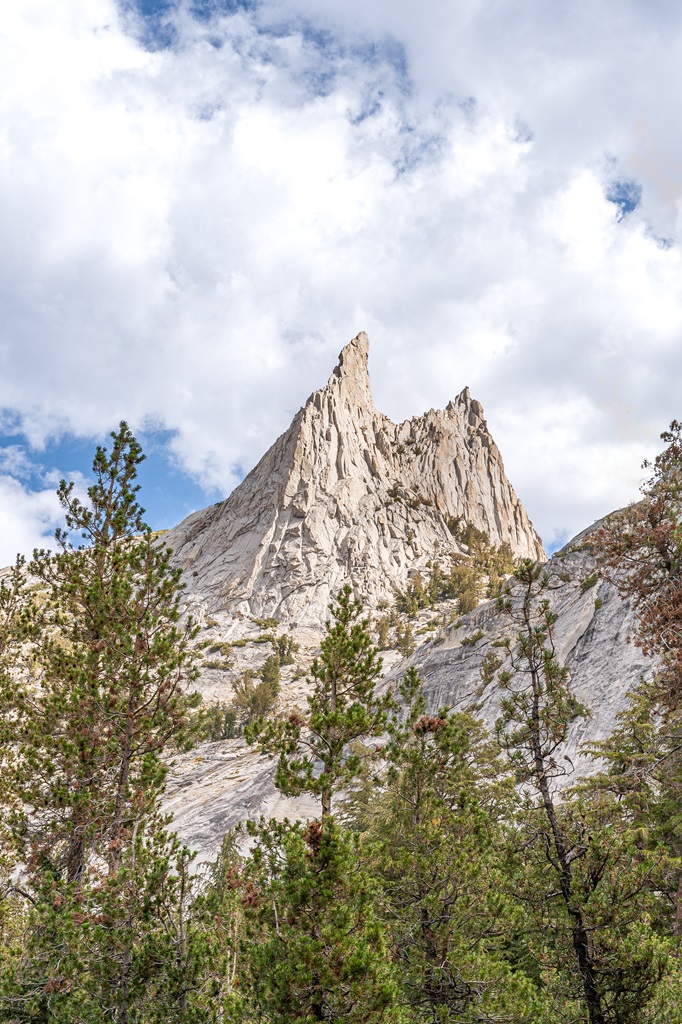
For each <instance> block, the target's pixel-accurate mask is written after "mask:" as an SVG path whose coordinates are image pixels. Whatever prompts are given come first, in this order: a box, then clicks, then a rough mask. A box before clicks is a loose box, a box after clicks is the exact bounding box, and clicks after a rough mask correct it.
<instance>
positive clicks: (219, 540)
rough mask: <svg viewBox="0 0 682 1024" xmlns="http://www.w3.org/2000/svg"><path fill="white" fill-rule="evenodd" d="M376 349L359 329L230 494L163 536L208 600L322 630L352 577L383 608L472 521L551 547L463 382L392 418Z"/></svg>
mask: <svg viewBox="0 0 682 1024" xmlns="http://www.w3.org/2000/svg"><path fill="white" fill-rule="evenodd" d="M368 354H369V339H368V338H367V335H366V334H365V333H364V332H363V333H361V334H358V336H357V337H356V338H354V339H353V340H352V341H351V342H350V343H349V344H348V345H346V347H345V348H344V349H343V350H342V352H341V354H340V356H339V361H338V364H337V366H336V367H335V369H334V371H333V373H332V375H331V377H330V378H329V381H328V383H327V385H326V386H325V387H324V388H321V389H320V390H319V391H315V392H314V393H313V394H312V395H311V396H310V398H309V399H308V401H307V402H306V404H305V406H304V407H303V408H302V409H301V410H300V411H299V412H298V413H297V414H296V416H295V417H294V419H293V421H292V423H291V426H290V427H289V429H288V430H287V431H286V432H285V433H284V434H282V435H281V437H279V438H278V439H277V441H275V443H274V444H273V445H272V447H271V448H270V449H269V450H268V451H267V452H266V453H265V455H264V456H263V458H262V459H261V460H260V462H259V463H258V465H257V466H256V467H255V469H253V470H252V471H251V472H250V473H249V475H248V476H247V477H246V478H245V479H244V480H243V481H242V483H241V484H240V485H239V486H238V487H237V488H236V489H235V490H234V491H233V492H232V494H231V495H230V496H229V498H227V499H226V500H225V501H223V502H220V503H219V504H217V505H214V506H212V507H211V508H208V509H204V510H203V511H201V512H195V513H194V514H193V515H191V516H189V517H188V518H187V519H185V520H184V522H182V523H180V525H179V526H177V527H175V529H173V530H171V531H170V532H169V534H168V535H167V536H166V538H165V539H166V540H167V542H168V543H169V544H170V545H171V547H172V548H173V549H174V551H175V558H176V560H177V563H178V564H180V565H182V567H183V569H184V570H185V573H186V580H187V586H188V593H189V595H190V596H191V595H192V593H193V592H194V593H195V594H196V595H197V597H200V598H201V601H202V604H203V605H204V607H206V609H207V610H208V611H212V612H217V611H222V610H225V611H230V612H233V613H239V612H241V613H242V614H244V615H255V616H261V617H264V616H273V617H277V618H279V619H282V620H283V621H286V622H288V623H289V624H290V625H292V626H294V625H297V626H310V627H318V628H319V627H320V626H321V624H322V623H323V622H324V620H325V618H326V614H327V606H328V604H329V600H330V597H331V596H332V595H333V594H335V593H336V592H337V591H338V590H339V589H340V587H341V586H343V584H344V583H347V582H351V583H352V585H353V587H354V589H355V591H356V593H358V595H360V596H362V597H363V598H364V599H365V600H366V601H368V603H369V604H370V605H372V606H375V607H376V605H377V604H378V603H379V602H381V601H392V600H393V599H394V597H395V593H396V590H398V589H403V588H404V587H405V586H406V584H407V581H408V579H409V576H410V574H411V572H413V571H414V570H416V569H420V568H423V567H425V565H426V563H427V562H428V561H429V560H431V559H433V558H434V557H436V558H442V557H447V556H448V555H450V554H458V553H460V552H461V550H462V549H461V546H460V544H459V543H458V541H457V539H456V537H455V534H454V531H455V530H456V527H457V525H458V524H464V523H465V522H468V523H471V524H473V525H474V526H475V527H477V528H478V529H479V530H482V531H484V532H485V533H486V534H487V535H488V536H489V538H490V540H491V542H492V543H493V544H494V545H500V544H508V545H509V547H510V548H511V551H512V553H513V554H514V555H515V556H517V557H518V556H521V557H524V556H528V557H531V558H534V559H544V557H545V556H544V552H543V550H542V543H541V541H540V538H539V537H538V535H537V533H536V532H535V530H534V529H533V527H532V524H531V522H530V520H529V519H528V516H527V515H526V512H525V510H524V508H523V506H522V505H521V502H520V501H519V499H518V498H517V496H516V494H515V493H514V490H513V488H512V486H511V484H510V483H509V481H508V480H507V477H506V476H505V472H504V466H503V464H502V457H501V455H500V453H499V450H498V448H497V446H496V444H495V442H494V441H493V439H492V437H491V436H490V433H489V431H488V428H487V425H486V422H485V419H484V418H483V409H482V407H481V405H480V404H479V403H478V402H477V401H475V400H474V399H472V398H471V396H470V394H469V390H468V388H465V389H464V390H463V391H462V392H461V394H460V395H458V397H457V398H456V399H455V401H454V402H450V403H449V405H448V406H447V408H446V409H444V410H440V411H434V410H433V409H432V410H430V411H429V412H427V413H425V414H424V415H423V416H415V417H413V418H412V419H410V420H405V422H404V423H400V424H395V423H392V422H391V420H389V419H388V417H386V416H384V415H383V413H380V412H378V411H377V409H376V408H375V406H374V401H373V399H372V393H371V388H370V381H369V373H368V368H367V359H368Z"/></svg>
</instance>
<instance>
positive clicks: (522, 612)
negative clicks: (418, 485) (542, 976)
mask: <svg viewBox="0 0 682 1024" xmlns="http://www.w3.org/2000/svg"><path fill="white" fill-rule="evenodd" d="M514 580H515V584H516V587H515V588H511V587H508V588H507V590H506V593H505V595H504V596H503V597H502V598H501V600H500V603H501V606H502V607H504V608H505V609H506V610H507V611H508V612H509V613H510V614H511V615H512V616H513V617H515V618H516V620H517V622H518V624H519V626H520V630H519V633H518V635H517V637H516V640H515V642H512V641H508V642H507V645H506V648H507V653H508V657H509V664H508V667H505V668H503V669H502V670H501V671H500V673H499V680H500V685H501V688H502V699H501V716H500V719H499V721H498V729H497V733H498V738H499V741H500V744H501V746H502V747H503V748H504V749H505V750H506V751H507V752H508V754H509V757H510V759H511V763H512V765H513V766H514V768H515V769H516V776H517V781H518V782H519V783H520V784H521V785H523V786H524V787H525V792H526V799H525V800H524V803H523V805H522V808H521V811H520V814H519V818H518V823H517V835H518V839H519V842H520V844H521V846H520V851H522V852H521V854H520V855H521V860H522V862H523V870H522V877H521V879H520V881H519V884H520V887H521V898H522V899H523V901H524V905H525V907H526V910H527V912H528V916H529V925H531V927H528V928H527V940H526V941H527V942H528V947H527V948H528V951H529V953H530V954H531V956H532V955H535V956H536V957H537V959H538V963H539V964H543V965H544V966H545V969H546V966H547V965H548V964H551V965H552V968H553V976H552V983H551V985H550V986H549V988H550V991H552V990H555V991H556V992H558V995H559V999H560V1000H561V1001H563V1002H566V1001H568V1002H567V1004H566V1005H567V1006H569V1007H571V1006H572V1007H574V1009H572V1012H575V1013H580V1012H581V1008H584V1010H583V1012H585V1013H586V1014H587V1019H588V1020H589V1024H639V1022H640V1021H642V1020H643V1019H645V1017H644V1014H645V1012H646V1008H647V1006H648V1004H649V1003H650V1002H651V999H652V996H653V994H654V992H655V988H656V985H657V984H658V983H659V982H660V980H661V978H663V977H664V976H665V973H666V963H667V959H668V957H669V953H670V947H669V946H668V945H667V944H666V943H665V942H664V941H662V940H661V939H660V937H659V936H658V935H657V934H656V932H655V929H654V928H652V927H651V919H652V916H656V913H657V905H658V904H659V903H660V894H659V893H658V891H657V890H658V884H657V883H658V880H659V879H660V878H661V869H662V867H663V865H664V858H663V856H662V852H661V851H660V850H659V849H658V848H657V847H656V846H655V845H654V846H652V845H651V844H649V843H648V842H647V841H646V839H645V838H643V837H642V835H641V831H640V829H639V828H638V827H637V823H636V822H634V821H633V820H632V816H631V815H630V814H629V813H628V812H627V808H623V807H622V806H621V804H620V802H619V800H618V799H617V797H615V796H614V794H612V793H609V792H608V791H607V790H606V789H604V787H601V786H598V785H595V784H588V785H582V786H577V787H574V789H573V790H570V789H567V788H564V789H563V791H562V792H561V793H560V792H559V789H558V780H559V779H561V777H562V776H565V775H566V774H567V772H568V770H569V768H568V767H567V764H568V762H567V761H566V759H565V758H562V756H561V754H560V748H561V746H562V744H563V743H564V742H565V740H566V737H567V734H568V729H569V726H570V724H571V722H572V721H573V720H574V719H575V718H576V717H577V716H579V715H585V714H586V713H587V712H586V709H585V708H583V707H582V706H581V705H580V704H579V703H578V702H577V701H576V699H575V698H574V696H573V694H572V692H571V688H570V679H569V676H568V672H567V670H566V669H565V667H563V666H561V665H560V663H559V661H558V658H557V656H556V651H555V648H554V636H553V633H554V625H555V623H556V615H555V614H554V613H553V612H552V611H551V609H550V605H549V601H548V600H547V599H546V598H545V597H544V596H543V592H544V590H545V587H546V586H547V582H548V578H547V575H546V573H545V571H544V569H543V567H542V566H539V565H535V564H534V563H532V562H530V561H528V560H525V561H523V562H522V563H521V564H520V566H519V567H518V569H517V570H516V572H515V573H514ZM531 923H532V924H531Z"/></svg>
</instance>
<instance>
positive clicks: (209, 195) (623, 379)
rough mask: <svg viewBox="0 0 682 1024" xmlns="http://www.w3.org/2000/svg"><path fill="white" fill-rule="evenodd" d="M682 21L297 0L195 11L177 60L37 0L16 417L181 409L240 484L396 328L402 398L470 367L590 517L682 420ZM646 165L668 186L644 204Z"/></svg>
mask: <svg viewBox="0 0 682 1024" xmlns="http://www.w3.org/2000/svg"><path fill="white" fill-rule="evenodd" d="M306 18H307V19H309V20H310V22H313V23H315V24H317V25H318V26H320V27H322V28H325V29H328V30H329V31H330V33H331V35H330V36H329V37H325V38H326V42H324V43H320V42H319V40H317V41H316V39H315V38H314V37H313V35H311V33H310V32H309V31H308V27H309V26H308V27H307V26H306V24H305V19H306ZM266 24H267V25H269V26H270V27H271V28H272V27H273V26H275V25H277V26H278V29H277V32H274V31H268V32H265V31H263V29H264V26H266ZM681 25H682V16H681V15H680V13H679V11H678V9H677V7H675V6H673V5H666V4H657V5H656V10H655V11H654V10H653V9H646V10H644V9H643V8H642V5H640V4H637V3H635V2H634V0H631V2H628V0H605V2H604V3H602V4H599V5H595V4H588V3H587V2H586V0H579V2H577V3H571V4H568V3H559V4H555V5H552V6H551V8H549V7H547V5H546V4H542V3H540V2H539V0H536V2H532V0H531V2H529V3H521V2H520V0H495V2H492V3H487V4H482V3H479V2H474V0H470V2H468V3H460V4H449V3H448V4H446V3H444V2H443V0H425V3H424V4H422V5H420V6H419V8H417V7H416V6H415V5H414V4H412V3H410V4H408V3H406V2H402V0H400V2H396V0H392V2H390V3H389V2H388V0H386V2H383V0H377V2H376V3H373V4H371V5H367V4H366V3H362V4H361V3H360V2H359V0H344V2H343V3H340V2H337V0H329V2H328V3H327V4H325V5H324V7H323V8H321V7H320V5H319V4H318V3H313V2H312V0H269V2H268V3H265V4H263V5H261V6H260V7H259V8H256V9H255V11H254V12H245V11H242V12H239V13H233V14H230V15H224V16H222V17H216V19H215V20H214V21H213V22H212V23H202V24H200V23H198V22H196V21H193V20H192V19H191V18H190V17H189V16H188V15H187V14H184V13H182V11H181V12H180V13H178V14H177V15H176V17H175V27H176V32H177V43H176V45H175V47H174V48H173V49H168V50H160V51H157V52H155V53H151V52H148V51H146V50H144V49H143V47H142V46H141V45H140V44H139V43H138V42H136V40H135V38H134V36H133V34H131V32H130V31H129V29H130V22H129V21H125V22H124V21H123V20H122V18H121V15H120V13H119V10H118V8H117V6H116V5H115V3H113V2H112V0H89V2H87V3H86V2H85V0H66V2H65V3H63V4H51V3H48V0H31V2H30V3H29V0H18V2H17V3H15V4H13V5H12V7H11V11H9V12H8V14H7V17H6V26H5V28H6V32H5V35H4V39H5V40H6V41H5V42H4V43H0V231H1V232H2V237H3V247H2V252H0V309H1V311H2V323H3V328H2V334H1V335H0V407H4V408H5V409H6V410H9V411H10V413H11V414H12V415H14V416H16V415H18V416H19V417H20V419H21V422H22V424H23V430H24V431H25V433H26V434H27V436H28V437H29V439H30V440H31V441H32V443H34V444H37V445H39V444H41V443H42V442H43V441H44V440H45V438H46V437H47V436H49V435H50V434H58V433H59V432H60V431H62V430H65V429H68V430H71V431H73V432H74V433H76V434H87V435H91V434H93V433H100V434H104V433H105V432H106V431H107V430H109V429H110V428H111V427H112V426H114V425H115V424H116V422H117V421H118V420H119V419H120V418H126V419H128V420H129V421H130V422H131V423H132V424H133V425H134V426H141V425H143V424H145V423H154V424H158V425H161V426H164V427H168V428H170V429H173V430H176V431H177V434H176V438H175V441H174V451H175V453H176V455H177V457H178V458H179V460H180V461H181V463H182V464H183V465H184V466H185V468H186V469H188V470H189V471H190V472H191V473H193V474H194V475H196V476H197V477H198V478H199V479H201V480H203V481H204V482H205V483H207V484H211V485H217V486H219V487H222V488H224V489H226V490H227V489H229V488H230V487H231V486H233V485H234V483H235V482H236V480H237V478H238V472H239V468H240V467H241V468H242V469H248V468H250V466H251V465H252V464H253V462H254V461H255V459H256V458H257V457H258V456H259V455H260V454H261V452H262V451H263V450H264V449H265V447H266V446H267V445H268V444H269V443H270V442H271V441H272V440H273V439H274V437H275V436H276V434H277V433H278V432H279V431H280V430H282V429H284V427H285V426H286V425H287V423H288V421H289V419H290V417H291V415H292V414H293V412H295V410H296V408H297V407H298V406H299V405H300V404H301V403H302V402H303V401H304V400H305V398H306V397H307V394H308V393H309V392H310V391H311V390H312V389H313V388H314V387H317V386H319V385H320V384H321V383H323V381H324V380H325V379H326V376H327V374H328V373H329V372H330V370H331V368H332V365H333V360H334V358H335V355H336V353H337V352H338V350H339V349H340V347H341V346H342V345H343V344H344V343H345V342H346V340H348V338H350V337H351V336H352V335H353V334H354V333H356V332H357V331H358V330H360V329H366V330H368V332H369V334H370V337H371V339H372V343H373V348H372V358H371V368H372V373H373V381H374V387H375V393H376V399H377V404H378V405H379V406H380V407H382V408H383V409H384V410H385V411H386V412H388V413H389V414H391V415H392V416H394V417H395V418H402V417H404V416H407V415H410V414H412V413H415V412H419V411H422V410H423V409H424V408H427V407H429V406H432V405H444V404H445V403H446V402H447V401H448V400H449V399H450V398H452V397H453V396H454V395H455V394H456V393H458V392H459V391H460V390H461V388H462V387H463V386H464V385H466V384H468V385H470V386H471V388H472V392H473V393H474V394H475V395H476V396H477V397H478V398H479V399H480V400H481V401H482V402H483V403H484V406H485V408H486V412H487V414H488V417H489V422H490V424H491V426H492V428H493V432H494V434H495V437H496V439H497V441H498V443H499V445H500V448H501V449H502V452H503V455H504V458H505V462H506V465H507V468H508V471H509V473H510V477H511V479H512V481H513V483H514V485H515V486H516V488H517V490H518V491H519V493H520V495H521V497H522V498H523V500H524V501H525V503H526V505H527V507H528V510H529V513H530V514H531V516H532V518H533V519H534V521H535V523H536V525H537V526H538V528H539V529H540V531H541V533H543V535H545V536H546V537H549V538H551V537H552V536H555V535H558V534H559V533H560V532H562V531H567V532H569V533H570V532H575V531H577V530H578V529H580V528H581V527H582V526H584V525H585V523H586V520H587V519H592V518H596V517H597V516H599V515H602V514H604V513H605V512H606V511H608V509H609V508H610V507H611V506H613V505H616V504H620V503H622V502H623V501H624V500H626V498H627V497H628V496H630V497H634V496H635V493H636V483H637V481H638V479H639V476H640V470H639V463H640V461H641V458H642V456H643V454H647V453H651V451H652V449H653V448H655V444H656V437H657V434H658V432H659V431H660V430H661V429H663V428H664V427H665V426H666V424H667V422H668V421H669V419H670V418H672V417H673V416H674V415H679V413H680V410H679V406H678V403H679V394H678V392H679V388H678V382H679V380H680V377H681V376H682V346H680V344H679V338H680V328H681V321H682V285H681V281H682V277H681V275H680V250H679V243H680V241H681V239H680V216H679V198H680V181H682V177H681V176H680V173H679V171H680V169H682V139H680V138H679V134H678V133H675V132H674V131H671V130H670V125H671V124H674V123H676V118H677V112H676V103H677V96H678V95H679V87H680V81H679V79H680V74H681V73H680V70H679V69H680V67H682V52H681V51H682V32H681ZM619 180H625V181H630V180H634V181H637V182H639V183H640V184H641V185H642V186H643V199H642V204H641V206H640V207H639V208H638V209H637V210H635V212H633V213H631V214H629V215H628V216H625V217H624V218H622V219H621V220H620V221H619V211H618V208H617V206H616V205H614V203H612V202H609V201H608V200H607V199H606V196H605V192H606V190H607V189H608V187H609V185H610V184H612V183H613V182H615V181H619ZM663 238H665V239H667V240H668V242H667V243H665V244H664V243H663V242H662V239H663ZM669 243H672V244H669ZM666 246H667V247H666ZM10 471H11V472H13V473H14V474H15V476H16V475H17V474H18V473H19V472H20V467H19V466H18V465H17V467H15V469H13V470H10ZM3 479H4V480H5V483H4V485H3V486H4V487H5V492H4V493H6V494H7V495H9V494H10V490H11V487H12V486H16V485H13V484H12V483H11V480H9V478H7V477H5V478H3ZM7 488H10V490H7ZM16 493H17V494H19V496H20V497H21V495H22V494H23V498H21V501H20V502H19V504H18V505H17V508H21V509H22V510H23V511H22V514H24V515H25V516H26V522H27V523H31V524H32V526H31V527H30V530H33V531H34V533H35V530H38V532H40V530H41V529H42V526H41V523H43V520H41V519H40V515H42V514H43V511H44V509H45V508H47V507H48V506H43V505H41V504H40V501H42V500H43V499H41V497H40V494H41V492H38V494H37V495H35V496H33V497H31V495H30V493H29V492H28V491H22V490H21V489H20V490H19V491H17V492H16ZM31 501H34V502H35V503H34V504H33V505H31ZM21 502H23V504H21ZM9 504H10V502H9V498H8V499H7V504H6V505H5V506H3V511H4V510H5V509H9ZM41 510H43V511H41ZM6 514H7V515H10V512H9V511H7V513H6ZM11 521H12V522H16V521H17V520H16V516H13V518H11ZM12 529H14V527H12ZM27 529H28V527H27ZM30 530H29V532H30Z"/></svg>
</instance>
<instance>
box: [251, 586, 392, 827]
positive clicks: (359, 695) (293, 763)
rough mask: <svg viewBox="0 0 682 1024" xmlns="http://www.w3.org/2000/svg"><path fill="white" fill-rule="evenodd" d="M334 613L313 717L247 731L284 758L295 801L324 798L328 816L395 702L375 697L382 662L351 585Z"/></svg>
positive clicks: (283, 783) (319, 662)
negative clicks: (364, 742)
mask: <svg viewBox="0 0 682 1024" xmlns="http://www.w3.org/2000/svg"><path fill="white" fill-rule="evenodd" d="M331 614H332V619H331V621H329V622H327V633H326V635H325V637H324V639H323V641H322V645H321V651H320V657H319V658H316V659H315V661H313V664H312V666H311V669H310V675H311V677H312V683H313V691H312V693H311V694H310V696H309V697H308V700H307V704H308V706H307V711H306V712H305V713H299V712H294V713H292V714H291V715H290V716H289V717H288V718H287V719H285V720H283V721H282V720H277V721H264V720H263V719H261V720H259V721H257V722H256V723H254V724H253V725H252V726H251V727H250V728H249V729H247V730H246V736H247V739H249V741H250V742H258V743H259V744H260V747H261V749H262V750H263V751H265V752H267V753H274V754H277V755H278V762H277V769H276V774H275V784H276V785H277V787H278V789H280V791H281V792H283V793H286V794H287V795H290V796H299V795H300V794H301V793H313V794H315V795H316V796H319V797H320V801H321V808H322V815H323V816H326V815H329V814H331V812H332V800H333V796H334V794H335V793H336V792H338V790H340V789H343V787H344V786H346V785H347V784H348V783H349V782H350V781H351V780H352V779H353V778H354V777H355V776H356V775H357V773H358V771H359V769H360V765H361V755H360V754H359V753H358V752H357V748H353V749H351V747H350V745H351V744H352V743H353V741H354V740H359V739H362V738H370V737H372V736H378V735H379V734H380V733H381V732H382V730H383V729H384V727H385V724H386V716H387V712H388V709H389V707H390V706H391V704H392V698H391V696H390V695H389V694H386V695H384V696H383V697H377V696H376V694H375V685H376V681H377V679H378V677H379V673H380V671H381V659H380V658H379V655H378V651H377V649H376V647H375V646H374V645H373V644H372V641H371V638H370V635H369V632H368V629H369V622H368V620H367V619H363V618H362V617H361V616H362V606H361V604H360V602H359V601H355V600H353V598H352V595H351V590H350V587H345V588H344V589H343V590H342V591H341V593H340V594H339V596H338V598H337V600H336V602H335V603H333V604H332V605H331ZM320 768H321V771H320V770H319V769H320Z"/></svg>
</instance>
